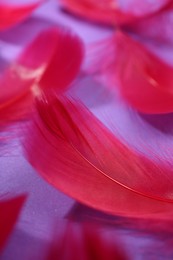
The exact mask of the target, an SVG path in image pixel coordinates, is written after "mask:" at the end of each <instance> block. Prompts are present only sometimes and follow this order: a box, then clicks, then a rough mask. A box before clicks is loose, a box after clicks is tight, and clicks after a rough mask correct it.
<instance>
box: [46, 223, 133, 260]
mask: <svg viewBox="0 0 173 260" xmlns="http://www.w3.org/2000/svg"><path fill="white" fill-rule="evenodd" d="M60 231H61V232H60ZM60 231H59V232H58V233H59V235H58V236H55V238H54V240H53V242H52V245H51V249H50V252H49V255H48V257H47V260H57V259H62V260H81V259H83V260H92V259H96V260H105V259H110V260H114V259H117V260H125V259H130V258H128V257H127V256H126V253H125V252H124V250H123V248H122V245H121V244H120V242H119V241H118V242H117V241H115V239H114V241H111V240H110V237H108V238H106V237H103V235H104V233H103V230H101V229H99V227H97V226H96V225H93V224H89V223H84V224H76V223H73V222H69V223H67V224H66V226H65V225H64V224H63V225H62V226H61V228H60Z"/></svg>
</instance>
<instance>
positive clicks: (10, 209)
mask: <svg viewBox="0 0 173 260" xmlns="http://www.w3.org/2000/svg"><path fill="white" fill-rule="evenodd" d="M25 199H26V196H20V197H17V198H13V199H11V200H8V201H2V200H1V201H0V251H2V249H3V247H4V244H5V242H6V240H7V239H8V237H9V235H10V233H11V231H12V229H13V227H14V225H15V224H16V221H17V218H18V216H19V213H20V211H21V208H22V206H23V204H24V202H25Z"/></svg>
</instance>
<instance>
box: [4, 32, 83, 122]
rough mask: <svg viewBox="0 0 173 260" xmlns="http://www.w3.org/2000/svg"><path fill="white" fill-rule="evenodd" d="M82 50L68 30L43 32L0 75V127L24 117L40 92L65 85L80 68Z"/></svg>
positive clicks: (61, 88)
mask: <svg viewBox="0 0 173 260" xmlns="http://www.w3.org/2000/svg"><path fill="white" fill-rule="evenodd" d="M71 53H73V55H71ZM83 53H84V49H83V44H82V42H81V41H80V39H79V38H78V37H77V36H75V35H74V34H72V33H71V32H70V31H68V30H67V29H65V28H51V29H48V30H46V31H44V32H42V33H41V34H40V35H39V36H38V37H37V38H36V39H35V40H34V41H33V42H32V43H31V44H30V45H29V46H28V47H27V48H26V49H25V50H24V52H23V53H22V54H21V55H20V57H19V58H18V60H17V61H16V62H15V63H14V64H12V65H11V66H10V67H9V68H8V69H7V70H6V71H5V73H4V74H3V75H2V76H1V78H0V87H1V97H0V118H1V122H0V126H3V125H5V124H7V123H8V122H11V121H16V120H19V119H22V118H26V116H27V114H28V113H29V114H30V113H31V108H32V104H33V98H34V96H35V95H39V93H40V92H41V91H46V89H49V90H50V89H51V88H52V89H56V90H58V91H63V90H64V89H65V88H67V87H68V85H69V84H70V83H71V81H72V80H73V79H74V78H75V76H76V74H77V73H78V71H79V68H80V65H81V62H82V58H83Z"/></svg>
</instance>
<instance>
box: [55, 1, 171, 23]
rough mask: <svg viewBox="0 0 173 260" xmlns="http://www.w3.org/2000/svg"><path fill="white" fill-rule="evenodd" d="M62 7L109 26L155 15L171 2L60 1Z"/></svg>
mask: <svg viewBox="0 0 173 260" xmlns="http://www.w3.org/2000/svg"><path fill="white" fill-rule="evenodd" d="M60 2H61V3H62V6H64V7H65V8H67V10H69V11H72V12H74V13H76V14H77V15H80V16H82V17H84V18H87V19H90V20H92V21H96V22H100V23H105V24H108V25H123V24H128V23H130V22H132V21H136V20H138V19H142V18H144V17H146V16H150V15H153V14H154V13H157V12H159V11H161V10H162V9H164V8H165V6H167V5H168V4H169V3H170V2H171V1H170V0H166V1H163V0H157V1H154V2H152V3H151V1H140V2H139V1H136V0H131V1H122V0H109V1H108V0H102V1H99V2H97V1H93V0H60Z"/></svg>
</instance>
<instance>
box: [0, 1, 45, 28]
mask: <svg viewBox="0 0 173 260" xmlns="http://www.w3.org/2000/svg"><path fill="white" fill-rule="evenodd" d="M43 1H44V0H37V1H35V3H28V4H23V3H22V4H21V2H20V3H18V4H15V5H14V3H12V1H11V3H10V1H5V0H1V1H0V17H1V18H0V30H4V29H7V28H9V27H10V26H14V25H16V24H17V23H18V22H20V21H22V20H23V19H25V18H26V17H27V16H29V15H30V14H31V12H32V11H33V10H34V9H35V8H37V7H38V6H39V4H41V3H43Z"/></svg>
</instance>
